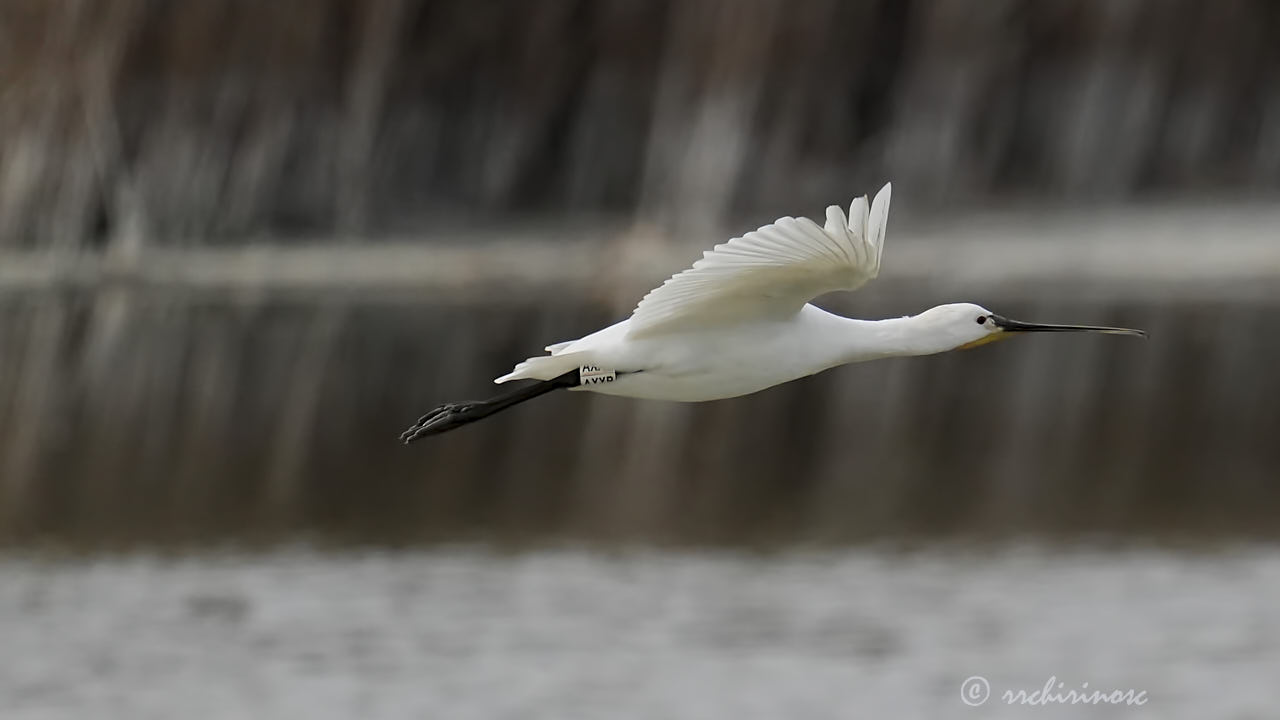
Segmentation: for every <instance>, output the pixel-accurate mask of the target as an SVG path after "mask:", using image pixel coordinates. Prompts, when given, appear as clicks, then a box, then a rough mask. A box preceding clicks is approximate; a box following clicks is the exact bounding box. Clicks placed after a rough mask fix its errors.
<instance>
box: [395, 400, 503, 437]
mask: <svg viewBox="0 0 1280 720" xmlns="http://www.w3.org/2000/svg"><path fill="white" fill-rule="evenodd" d="M482 407H484V402H481V401H464V402H456V403H445V404H444V405H441V406H440V407H438V408H436V409H435V410H432V411H431V412H429V413H427V414H426V415H423V416H422V417H420V418H418V422H416V423H414V424H413V427H411V428H409V429H408V430H405V431H404V432H402V433H400V439H401V440H403V441H404V444H405V445H408V444H409V443H411V442H413V441H414V440H417V439H418V438H423V437H427V436H428V435H439V434H440V433H442V432H447V431H449V430H452V429H454V428H456V427H461V426H463V425H466V424H467V423H471V422H475V421H476V420H479V419H480V418H482V417H484V416H485V415H484V413H481V412H480V409H481V408H482Z"/></svg>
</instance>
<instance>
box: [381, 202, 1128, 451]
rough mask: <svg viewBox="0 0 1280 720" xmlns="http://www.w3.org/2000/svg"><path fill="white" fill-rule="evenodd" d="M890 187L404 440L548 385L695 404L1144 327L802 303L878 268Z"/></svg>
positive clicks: (774, 227)
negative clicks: (1054, 337)
mask: <svg viewBox="0 0 1280 720" xmlns="http://www.w3.org/2000/svg"><path fill="white" fill-rule="evenodd" d="M890 192H891V188H890V186H889V185H885V187H884V188H883V189H882V190H881V191H880V192H879V193H878V194H877V195H876V198H875V200H874V201H873V202H871V203H868V202H867V199H866V197H861V198H857V199H855V200H854V201H853V203H852V204H851V206H850V208H849V215H848V216H846V215H845V214H844V212H843V211H842V210H841V209H840V208H839V207H837V206H835V205H832V206H830V207H828V208H827V213H826V215H827V217H826V223H825V224H824V225H822V226H819V225H818V224H817V223H815V222H813V221H811V220H808V219H807V218H798V219H797V218H791V217H784V218H780V219H779V220H777V221H776V222H773V223H770V224H769V225H765V226H763V227H761V228H759V229H757V230H755V231H753V232H750V233H746V234H745V235H743V236H742V237H737V238H734V239H732V240H730V241H729V242H727V243H724V244H721V245H717V246H716V247H715V248H714V249H713V250H710V251H708V252H706V253H704V255H703V258H702V259H701V260H699V261H698V262H696V263H694V265H693V267H691V268H690V269H688V270H685V271H684V272H681V273H678V274H676V275H674V276H672V277H671V279H669V280H667V281H666V282H665V283H663V284H662V285H661V286H660V287H658V288H656V289H654V290H653V291H651V292H650V293H649V294H648V295H646V296H645V297H644V299H643V300H641V301H640V303H639V305H637V306H636V309H635V310H634V311H633V312H632V314H631V316H630V317H629V318H627V319H626V320H623V321H622V322H619V323H616V324H614V325H610V326H609V327H607V328H604V329H602V330H599V331H597V332H594V333H591V334H590V335H586V336H584V337H582V338H579V339H577V340H571V341H568V342H561V343H557V344H555V345H550V346H548V347H547V348H546V350H547V352H548V353H549V354H547V355H540V356H536V357H531V358H529V359H527V360H525V361H524V362H521V363H519V364H518V365H516V367H515V368H514V369H513V370H512V371H511V372H510V373H507V374H506V375H503V376H502V377H499V378H498V379H497V380H496V381H495V382H498V383H505V382H508V381H512V380H538V381H540V383H539V384H538V385H536V386H533V387H528V388H523V389H520V390H516V391H513V392H512V393H509V394H507V395H504V396H500V397H497V398H494V399H492V400H487V401H479V402H466V403H454V404H448V405H444V406H441V407H440V408H437V409H436V410H434V411H432V412H431V413H428V414H427V415H424V416H423V417H422V418H421V419H419V421H418V423H416V424H415V425H414V426H413V427H411V428H409V430H407V431H406V432H405V433H404V435H403V436H402V437H403V438H404V439H405V441H406V442H409V441H412V440H414V439H416V438H418V437H422V436H424V435H431V434H436V433H439V432H444V431H445V430H449V429H452V428H454V427H458V426H460V425H463V424H466V423H469V422H473V421H474V420H478V419H480V418H482V417H487V416H488V415H491V414H493V413H494V412H498V411H499V410H502V409H505V408H507V407H510V406H511V405H514V404H516V403H519V402H523V401H525V400H528V399H530V398H532V397H536V396H538V395H541V394H543V393H545V392H549V391H551V390H554V389H559V388H567V389H571V390H580V391H588V392H596V393H602V394H607V395H621V396H625V397H633V398H645V399H652V400H675V401H683V402H700V401H706V400H719V399H723V398H730V397H737V396H739V395H747V394H750V393H754V392H758V391H760V390H763V389H765V388H768V387H772V386H774V385H779V384H782V383H785V382H789V381H791V380H795V379H797V378H801V377H805V376H807V375H813V374H814V373H818V372H821V371H823V370H826V369H828V368H832V367H836V366H838V365H844V364H848V363H854V362H861V361H865V360H873V359H876V358H883V357H891V356H897V355H929V354H933V353H938V352H944V351H947V350H952V349H957V348H964V347H972V346H975V345H980V344H984V343H987V342H991V341H993V340H997V339H1000V338H1002V337H1008V336H1009V335H1010V334H1011V333H1012V332H1017V331H1088V332H1107V333H1118V334H1139V335H1140V334H1142V333H1141V331H1136V330H1128V329H1124V328H1101V327H1085V326H1068V325H1039V324H1031V323H1021V322H1018V321H1014V320H1009V319H1007V318H1003V317H1001V316H999V315H996V314H994V313H992V312H990V311H989V310H986V309H985V308H982V307H980V306H978V305H974V304H971V303H954V304H949V305H939V306H938V307H935V308H931V309H929V310H927V311H925V312H923V313H920V314H919V315H914V316H909V317H901V318H892V319H888V320H855V319H851V318H845V317H841V316H839V315H834V314H832V313H829V312H826V311H825V310H822V309H820V308H818V307H816V306H814V305H811V304H809V300H811V299H813V298H815V297H817V296H818V295H822V294H825V293H827V292H831V291H836V290H854V289H856V288H858V287H860V286H862V285H863V284H864V283H866V282H867V281H869V280H871V279H872V278H874V277H876V275H877V274H878V273H879V271H880V259H881V255H882V253H883V249H884V236H885V226H886V223H887V221H888V213H889V198H890Z"/></svg>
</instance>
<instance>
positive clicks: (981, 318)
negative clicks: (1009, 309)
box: [978, 315, 987, 325]
mask: <svg viewBox="0 0 1280 720" xmlns="http://www.w3.org/2000/svg"><path fill="white" fill-rule="evenodd" d="M978 324H979V325H986V324H987V316H986V315H979V316H978Z"/></svg>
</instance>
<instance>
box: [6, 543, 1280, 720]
mask: <svg viewBox="0 0 1280 720" xmlns="http://www.w3.org/2000/svg"><path fill="white" fill-rule="evenodd" d="M1277 593H1280V554H1277V553H1276V552H1275V548H1274V547H1269V546H1235V547H1222V548H1219V549H1216V550H1209V551H1201V552H1194V553H1171V552H1167V551H1158V550H1137V549H1130V550H1115V549H1112V550H1110V551H1097V550H1090V549H1087V548H1079V549H1068V550H1057V551H1045V550H1040V549H1036V548H1031V547H1022V548H1020V547H1017V546H1010V547H1007V548H1005V549H1002V550H998V551H990V550H983V549H980V548H970V549H965V548H963V547H952V548H950V549H941V548H939V549H930V548H920V549H916V550H912V551H905V552H904V551H893V550H887V549H875V548H863V549H858V550H851V551H847V552H839V553H828V552H820V553H805V552H793V553H785V554H780V555H769V556H751V555H735V554H717V553H695V554H671V553H651V552H622V553H614V554H607V555H600V554H592V553H585V552H579V551H539V552H533V553H527V554H519V555H514V556H495V555H491V554H487V553H482V552H477V551H474V550H467V549H441V550H438V551H433V552H425V553H424V552H407V553H391V554H383V553H366V552H350V553H341V554H336V555H332V554H331V555H322V554H315V553H312V552H279V553H275V554H269V555H264V556H244V555H237V554H231V555H201V556H194V557H185V558H177V559H163V558H156V557H149V556H133V557H117V558H109V559H100V560H96V561H82V560H64V561H54V562H48V561H47V560H46V561H39V560H36V559H34V558H32V559H24V558H22V557H21V556H8V557H5V558H3V559H0V637H3V638H4V646H5V657H6V660H5V662H4V663H3V664H0V698H2V699H3V704H4V708H3V715H4V717H5V718H6V720H37V719H44V718H67V717H93V718H101V719H102V720H117V719H118V720H137V719H139V718H172V717H182V718H188V719H189V720H213V719H218V720H231V719H233V718H245V717H255V718H299V717H306V718H313V719H314V720H330V719H332V720H339V719H343V720H345V719H347V718H353V717H359V718H367V719H368V720H379V719H383V718H385V719H387V720H391V719H400V718H411V717H412V718H427V717H449V718H458V719H466V718H477V719H478V718H484V719H492V718H517V717H519V718H556V719H558V720H563V719H566V718H593V719H604V718H618V719H620V720H621V719H623V718H637V719H639V718H655V717H661V718H671V719H672V720H686V719H687V720H695V719H698V720H701V719H704V718H705V719H707V720H711V719H712V718H724V717H736V718H744V719H745V718H761V719H764V718H784V717H785V718H794V719H795V720H820V719H826V718H830V719H832V720H835V719H836V718H840V719H844V718H857V717H890V718H900V719H901V720H911V719H912V718H920V719H921V720H931V719H935V718H946V717H978V716H981V717H997V718H1026V717H1030V716H1031V715H1032V714H1034V715H1035V716H1036V717H1050V718H1067V717H1071V718H1081V717H1125V718H1162V719H1164V720H1177V719H1179V718H1186V719H1187V720H1191V719H1193V718H1194V719H1199V718H1205V717H1213V718H1224V719H1227V720H1249V719H1254V720H1261V719H1262V718H1268V717H1271V716H1272V714H1273V710H1274V707H1275V703H1274V693H1273V686H1274V679H1275V668H1276V667H1277V666H1280V609H1277V607H1276V604H1275V602H1274V598H1275V597H1276V595H1277ZM971 675H982V676H985V677H986V678H987V679H988V681H989V683H990V686H991V688H992V690H993V695H992V697H991V699H990V700H988V702H987V703H986V705H985V706H983V707H982V708H981V709H980V710H974V709H973V708H970V707H967V706H965V705H964V704H963V702H962V700H961V695H960V686H961V683H962V681H964V680H965V679H966V678H967V677H969V676H971ZM1051 676H1056V677H1057V678H1058V679H1059V680H1060V681H1062V682H1064V684H1065V685H1066V687H1068V688H1076V689H1079V688H1081V687H1082V684H1083V683H1088V684H1089V687H1090V688H1106V689H1111V688H1117V689H1128V688H1133V689H1135V690H1145V691H1146V692H1147V696H1148V698H1149V702H1148V703H1147V704H1146V705H1145V706H1142V707H1121V708H1109V707H1096V708H1095V707H1088V706H1070V707H1060V706H1047V707H1023V706H1012V707H1010V706H1007V705H1005V704H1004V703H1003V702H1001V701H1000V697H999V696H1000V694H1002V692H1003V690H1004V689H1014V690H1016V689H1026V690H1027V691H1033V690H1036V689H1039V688H1042V687H1043V686H1044V684H1045V683H1046V681H1048V679H1049V678H1050V677H1051Z"/></svg>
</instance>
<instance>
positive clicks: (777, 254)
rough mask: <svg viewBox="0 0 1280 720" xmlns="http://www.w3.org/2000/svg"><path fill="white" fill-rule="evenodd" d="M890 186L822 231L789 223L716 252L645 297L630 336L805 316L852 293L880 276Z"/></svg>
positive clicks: (832, 212) (832, 213)
mask: <svg viewBox="0 0 1280 720" xmlns="http://www.w3.org/2000/svg"><path fill="white" fill-rule="evenodd" d="M891 192H892V186H891V185H889V184H886V185H885V186H884V188H882V189H881V190H880V192H879V193H878V194H877V195H876V198H875V201H874V202H872V203H871V205H870V206H868V205H867V198H866V196H863V197H860V198H857V199H855V200H854V201H853V204H852V205H850V206H849V217H848V218H846V217H845V214H844V212H843V211H842V210H841V209H840V208H839V207H838V206H836V205H832V206H830V207H828V208H827V222H826V225H825V226H823V227H819V226H818V224H817V223H815V222H813V221H812V220H810V219H808V218H792V217H784V218H780V219H778V220H777V221H775V222H773V223H771V224H769V225H765V226H764V227H762V228H760V229H759V230H756V231H754V232H749V233H747V234H746V235H743V236H742V237H736V238H733V239H732V240H730V241H729V242H727V243H722V244H720V245H717V246H715V248H714V249H712V250H708V251H707V252H705V253H703V254H702V259H701V260H698V261H697V262H695V263H694V264H693V267H691V268H689V269H688V270H685V271H684V272H681V273H678V274H676V275H674V276H672V277H671V279H669V280H667V281H666V282H664V283H663V284H662V285H661V286H660V287H657V288H655V289H653V290H652V291H650V292H649V294H648V295H645V296H644V299H643V300H641V301H640V304H639V305H637V306H636V309H635V311H633V312H632V313H631V322H630V327H629V330H628V334H629V335H631V336H632V337H638V336H643V335H649V334H652V333H656V332H664V331H670V330H683V329H696V328H699V327H708V326H711V325H716V324H723V323H731V322H736V321H742V320H750V319H757V318H759V319H763V318H770V317H778V318H784V317H787V316H789V315H793V314H795V313H796V312H799V310H800V308H801V307H803V306H804V304H805V303H807V302H809V301H810V300H812V299H813V298H815V297H817V296H819V295H822V294H823V293H828V292H832V291H834V290H854V289H856V288H858V287H861V286H862V285H863V284H864V283H866V282H867V281H868V280H870V279H872V278H874V277H875V276H876V275H877V274H879V272H880V254H881V251H882V249H883V247H884V229H885V223H886V221H887V219H888V216H889V196H890V195H891Z"/></svg>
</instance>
